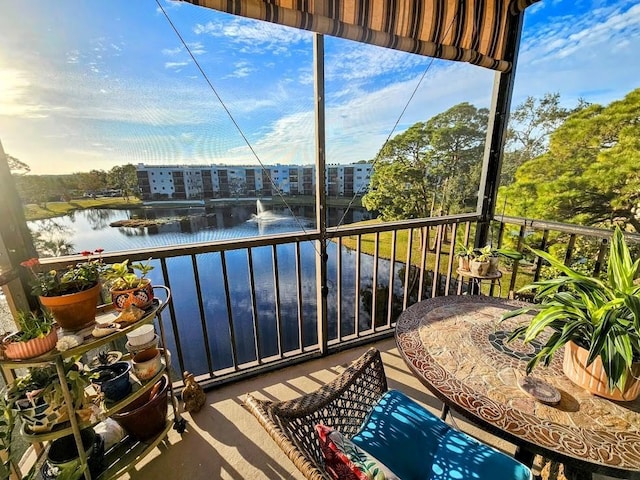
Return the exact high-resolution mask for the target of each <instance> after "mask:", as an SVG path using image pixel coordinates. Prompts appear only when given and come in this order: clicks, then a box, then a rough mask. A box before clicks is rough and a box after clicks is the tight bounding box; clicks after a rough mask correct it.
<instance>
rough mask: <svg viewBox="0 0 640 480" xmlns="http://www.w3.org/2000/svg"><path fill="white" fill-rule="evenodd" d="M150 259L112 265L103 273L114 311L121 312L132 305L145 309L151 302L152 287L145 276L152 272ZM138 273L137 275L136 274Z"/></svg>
mask: <svg viewBox="0 0 640 480" xmlns="http://www.w3.org/2000/svg"><path fill="white" fill-rule="evenodd" d="M150 262H151V258H149V259H148V260H147V261H146V262H144V263H143V262H138V263H132V264H131V265H129V260H125V261H124V262H121V263H114V264H113V265H111V266H110V267H109V268H107V269H106V270H105V272H104V278H105V279H106V280H107V281H108V282H109V290H110V292H111V300H112V301H113V306H114V308H115V309H116V310H118V311H122V310H124V309H125V308H127V307H129V306H131V305H133V306H136V307H138V308H141V309H145V308H147V307H149V306H150V305H151V303H152V302H153V286H152V285H151V280H150V279H148V278H146V275H147V274H148V273H149V272H150V271H151V270H153V268H154V267H153V265H151V264H150ZM136 272H138V273H136Z"/></svg>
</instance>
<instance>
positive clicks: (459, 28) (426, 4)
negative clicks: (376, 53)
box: [183, 0, 538, 72]
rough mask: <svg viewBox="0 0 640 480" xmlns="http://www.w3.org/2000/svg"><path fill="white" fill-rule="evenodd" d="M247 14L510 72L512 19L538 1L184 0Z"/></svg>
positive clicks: (229, 11) (358, 40) (224, 10)
mask: <svg viewBox="0 0 640 480" xmlns="http://www.w3.org/2000/svg"><path fill="white" fill-rule="evenodd" d="M183 1H187V2H189V3H193V4H195V5H200V6H203V7H208V8H213V9H215V10H220V11H222V12H227V13H232V14H235V15H240V16H243V17H249V18H254V19H257V20H265V21H267V22H272V23H277V24H280V25H287V26H289V27H295V28H301V29H305V30H311V31H313V32H318V33H322V34H325V35H332V36H335V37H341V38H347V39H349V40H355V41H357V42H364V43H369V44H372V45H378V46H381V47H388V48H394V49H396V50H403V51H406V52H412V53H416V54H419V55H427V56H430V57H437V58H444V59H447V60H456V61H460V62H469V63H472V64H474V65H480V66H482V67H486V68H490V69H493V70H498V71H502V72H506V71H508V70H509V69H510V68H511V61H510V60H511V56H512V55H511V54H510V52H508V51H507V38H508V36H509V35H508V34H509V29H510V28H514V27H513V23H514V22H512V21H511V20H512V19H513V17H514V16H515V15H518V14H519V13H520V12H521V11H522V10H524V9H525V8H526V7H528V6H529V5H531V4H533V3H535V2H537V1H538V0H183Z"/></svg>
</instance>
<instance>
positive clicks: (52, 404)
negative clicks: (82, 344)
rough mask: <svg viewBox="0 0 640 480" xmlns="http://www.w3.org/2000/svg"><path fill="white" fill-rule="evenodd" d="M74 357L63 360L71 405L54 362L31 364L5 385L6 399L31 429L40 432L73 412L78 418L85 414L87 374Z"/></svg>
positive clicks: (87, 409) (88, 412)
mask: <svg viewBox="0 0 640 480" xmlns="http://www.w3.org/2000/svg"><path fill="white" fill-rule="evenodd" d="M77 360H78V359H77V358H69V359H66V360H65V361H64V363H63V367H64V373H65V380H66V382H67V387H68V388H69V392H70V394H71V398H72V405H67V404H66V402H65V400H64V394H63V391H62V384H61V381H60V378H59V376H58V374H57V371H56V366H55V365H54V364H52V363H51V364H47V365H44V366H38V367H32V368H30V369H29V371H28V372H27V374H26V375H23V376H21V377H18V378H16V379H15V380H14V381H13V382H12V383H11V385H10V386H9V388H8V391H7V400H8V402H9V403H10V405H11V408H13V409H14V410H15V411H16V412H17V415H18V416H19V417H20V418H21V419H22V421H23V422H25V423H26V425H27V426H28V428H29V430H30V431H31V432H32V433H43V432H48V431H51V429H52V428H53V427H54V426H56V425H58V424H59V423H63V422H65V421H67V420H68V419H69V413H70V412H75V413H76V414H78V415H80V417H81V419H85V418H88V417H89V416H90V415H91V413H92V411H91V409H90V408H89V403H90V402H89V400H90V399H89V397H88V396H87V394H86V391H85V388H86V387H87V386H88V385H89V380H90V374H89V373H88V372H85V371H84V370H83V369H82V368H81V367H80V366H79V365H78V363H77Z"/></svg>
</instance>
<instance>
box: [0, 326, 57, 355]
mask: <svg viewBox="0 0 640 480" xmlns="http://www.w3.org/2000/svg"><path fill="white" fill-rule="evenodd" d="M57 341H58V333H57V332H56V328H55V327H54V328H52V329H51V331H50V332H49V334H48V335H46V336H44V337H42V338H32V339H31V340H27V341H26V342H19V341H11V338H10V337H9V339H8V341H7V343H6V344H5V351H4V354H5V355H6V356H7V358H11V359H12V360H17V359H26V358H33V357H37V356H39V355H44V354H45V353H47V352H49V351H51V350H53V349H54V348H56V342H57Z"/></svg>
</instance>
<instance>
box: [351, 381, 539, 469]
mask: <svg viewBox="0 0 640 480" xmlns="http://www.w3.org/2000/svg"><path fill="white" fill-rule="evenodd" d="M351 441H352V442H353V443H354V444H356V445H357V446H359V447H360V448H362V449H363V450H365V451H366V452H368V453H369V454H371V455H373V456H374V457H375V458H377V459H378V460H379V461H381V462H382V463H384V464H385V465H386V466H387V467H388V468H389V470H391V471H392V472H393V473H394V474H396V475H397V476H398V477H399V478H401V479H402V480H498V479H500V480H527V479H531V478H532V476H531V471H530V470H529V469H528V468H527V467H526V466H524V465H522V464H521V463H520V462H518V461H516V460H514V459H513V458H511V457H510V456H508V455H505V454H504V453H501V452H499V451H498V450H495V449H494V448H492V447H489V446H488V445H485V444H483V443H480V442H478V441H477V440H475V439H474V438H471V437H469V436H468V435H466V434H464V433H462V432H459V431H457V430H455V429H453V428H451V427H450V426H449V425H448V424H446V423H445V422H443V421H442V420H440V418H438V417H437V416H435V415H433V414H432V413H430V412H429V411H428V410H426V409H425V408H424V407H422V406H420V405H419V404H417V403H416V402H414V401H413V400H411V399H410V398H408V397H407V396H406V395H404V394H403V393H401V392H399V391H397V390H389V391H388V392H387V393H385V394H384V395H383V396H382V397H381V398H380V400H379V401H378V403H377V404H376V406H375V407H374V408H373V410H372V411H371V413H370V414H369V416H368V417H367V418H366V419H365V421H364V422H363V424H362V426H361V427H360V430H359V432H358V433H357V434H356V435H355V436H354V437H353V438H352V439H351Z"/></svg>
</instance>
